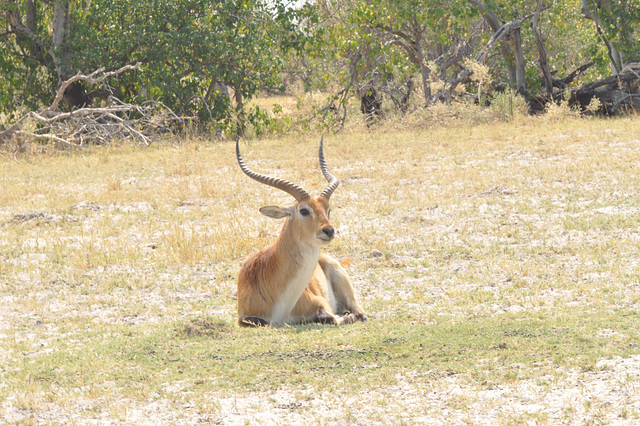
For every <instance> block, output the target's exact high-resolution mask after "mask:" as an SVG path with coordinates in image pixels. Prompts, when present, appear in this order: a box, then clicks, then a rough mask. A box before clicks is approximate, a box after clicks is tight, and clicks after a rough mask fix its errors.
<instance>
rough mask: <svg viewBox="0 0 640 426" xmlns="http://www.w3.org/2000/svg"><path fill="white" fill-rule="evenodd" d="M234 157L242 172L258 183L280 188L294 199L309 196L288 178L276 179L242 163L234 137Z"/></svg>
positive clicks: (300, 199) (298, 199) (238, 144)
mask: <svg viewBox="0 0 640 426" xmlns="http://www.w3.org/2000/svg"><path fill="white" fill-rule="evenodd" d="M236 157H237V158H238V164H239V165H240V168H241V169H242V171H243V172H244V174H245V175H247V176H249V177H250V178H251V179H253V180H257V181H258V182H260V183H264V184H265V185H269V186H272V187H274V188H277V189H281V190H283V191H284V192H286V193H287V194H289V195H291V196H293V198H295V199H296V201H302V200H304V199H306V198H309V194H308V193H307V191H305V190H304V189H302V188H300V187H299V186H298V185H296V184H294V183H292V182H289V181H288V180H284V179H278V178H274V177H270V176H265V175H261V174H260V173H256V172H254V171H252V170H250V169H249V168H248V167H247V165H246V164H245V163H244V160H243V159H242V156H241V155H240V140H239V139H236Z"/></svg>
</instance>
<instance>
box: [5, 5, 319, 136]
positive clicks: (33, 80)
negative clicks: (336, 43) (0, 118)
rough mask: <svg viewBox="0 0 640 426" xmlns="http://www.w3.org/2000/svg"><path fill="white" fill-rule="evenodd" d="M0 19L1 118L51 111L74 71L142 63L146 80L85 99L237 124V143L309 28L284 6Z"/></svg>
mask: <svg viewBox="0 0 640 426" xmlns="http://www.w3.org/2000/svg"><path fill="white" fill-rule="evenodd" d="M0 10H2V12H3V14H2V17H1V18H0V23H2V24H4V26H5V30H6V31H5V33H4V35H3V38H2V39H0V49H1V53H3V54H2V58H1V59H0V61H1V62H0V67H1V68H2V71H4V72H3V74H2V75H0V88H7V89H9V91H8V93H5V94H3V95H0V96H2V97H1V98H0V110H2V111H3V112H8V111H11V110H12V109H13V108H15V107H16V106H17V105H18V104H23V105H24V106H26V107H28V108H33V109H35V108H36V107H37V106H38V105H41V104H48V103H50V101H51V99H52V97H53V96H54V93H55V89H56V87H57V86H58V85H59V84H60V81H61V80H64V79H66V77H68V76H69V75H70V74H72V73H75V72H76V71H77V70H80V71H83V72H86V73H88V72H90V71H93V70H95V69H97V68H100V67H106V68H107V69H115V68H119V67H121V66H123V65H126V64H130V63H135V62H141V63H142V64H143V68H144V69H145V72H144V73H142V74H139V73H138V74H127V75H122V76H119V78H117V79H113V80H111V81H110V85H111V87H112V90H110V92H109V93H106V92H105V90H94V91H93V92H91V93H86V94H85V95H86V96H87V99H88V100H90V99H94V98H95V97H100V96H105V95H113V96H116V97H118V98H120V99H122V100H125V101H132V100H133V99H135V98H138V97H146V98H152V99H155V100H158V101H161V102H163V103H164V104H166V105H167V106H168V107H170V108H172V109H174V110H178V111H181V112H183V113H197V114H198V115H199V116H200V117H201V119H202V121H213V122H215V123H217V124H218V125H223V126H228V125H230V124H231V125H234V126H235V124H234V123H240V124H239V125H238V126H237V128H238V129H239V132H240V133H242V132H243V131H244V130H243V129H244V126H245V124H244V121H245V117H246V112H245V106H246V100H247V99H249V98H251V97H252V96H254V95H255V94H256V93H257V92H258V91H259V90H260V89H261V88H263V87H269V86H275V85H278V84H279V79H280V75H279V71H280V70H281V68H282V61H281V59H280V58H281V56H282V53H283V52H287V51H290V50H301V49H304V48H305V45H306V43H307V41H308V40H309V38H310V36H311V35H312V34H311V33H310V31H309V30H308V28H309V24H310V23H312V22H313V20H314V15H313V8H312V7H310V6H305V7H302V8H298V9H296V8H294V7H291V4H290V2H289V1H287V0H218V1H212V0H144V1H136V2H128V1H107V0H94V1H91V2H86V3H85V2H70V1H69V0H56V1H54V2H51V3H46V2H35V1H34V0H27V1H24V2H16V1H15V0H4V1H3V2H2V3H0ZM305 27H306V28H307V30H305ZM49 28H51V29H52V30H49ZM25 74H26V75H27V78H24V75H25ZM227 88H230V89H231V90H230V91H229V90H228V89H227ZM84 89H87V88H84V87H81V96H82V94H84ZM72 105H73V103H72Z"/></svg>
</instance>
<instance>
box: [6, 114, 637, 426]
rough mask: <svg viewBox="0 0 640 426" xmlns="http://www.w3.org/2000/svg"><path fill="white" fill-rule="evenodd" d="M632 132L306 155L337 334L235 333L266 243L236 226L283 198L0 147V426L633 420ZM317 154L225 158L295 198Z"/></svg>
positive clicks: (552, 133) (241, 182) (208, 179)
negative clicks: (257, 255) (333, 286)
mask: <svg viewBox="0 0 640 426" xmlns="http://www.w3.org/2000/svg"><path fill="white" fill-rule="evenodd" d="M638 123H639V122H638V120H637V118H636V117H627V118H620V119H576V118H572V117H571V116H568V117H561V119H553V118H549V117H546V118H529V117H527V118H526V119H524V118H521V119H516V120H513V121H511V122H508V123H504V122H489V123H484V124H473V125H466V124H464V123H462V124H461V123H458V124H456V123H455V121H454V122H453V123H452V124H449V125H446V126H440V125H437V123H436V124H431V125H428V126H422V127H421V126H417V125H412V126H405V125H404V124H403V123H399V124H398V125H397V127H396V128H395V129H388V128H387V129H383V128H381V127H378V128H372V129H366V128H364V127H361V128H359V129H358V128H357V129H355V130H354V129H352V130H351V131H348V132H346V133H345V134H343V135H340V136H328V135H327V136H325V143H326V148H325V153H326V157H327V163H328V165H329V167H330V169H331V170H332V171H333V173H334V174H335V175H336V176H337V177H339V178H340V179H341V180H342V185H341V187H340V188H338V190H337V191H336V193H335V194H334V196H333V197H332V201H333V206H332V207H333V214H332V221H333V223H334V225H336V227H337V229H338V235H337V238H336V240H335V241H334V242H333V243H332V244H331V245H330V246H329V247H328V248H327V251H328V252H330V253H332V254H333V255H334V256H335V257H336V258H338V259H339V260H341V261H342V262H343V264H344V265H346V268H347V270H348V272H349V273H350V274H351V276H352V278H353V280H354V284H355V286H356V289H357V294H358V296H359V299H360V301H361V304H362V306H363V308H364V309H365V311H366V312H367V314H368V316H369V322H367V323H357V324H354V325H350V326H345V327H331V326H320V325H308V326H297V327H283V328H265V329H241V328H239V327H238V326H237V325H236V324H235V300H234V293H235V287H236V280H235V277H236V274H237V271H238V269H239V267H240V265H241V263H242V261H243V259H244V258H245V257H246V256H247V255H249V254H251V253H252V252H254V251H257V250H259V249H261V248H264V247H265V246H267V245H269V244H270V243H271V242H273V240H274V239H275V238H276V236H277V234H278V231H279V229H280V226H281V223H278V222H277V221H273V220H269V219H267V218H264V217H262V216H261V215H260V214H259V213H258V208H259V207H261V206H263V205H267V204H286V203H290V202H291V199H290V197H289V196H288V195H286V194H284V193H282V192H280V191H277V190H274V189H272V188H268V187H266V186H264V185H259V184H257V183H256V182H254V181H251V180H250V179H248V178H247V177H246V176H244V175H243V174H242V173H241V171H240V170H239V168H238V167H237V164H236V162H235V157H234V150H233V144H232V143H230V142H215V141H205V140H186V141H176V142H175V143H173V144H172V143H164V144H157V145H153V146H150V147H148V148H144V149H143V148H135V147H130V146H117V147H98V148H87V149H83V150H75V151H72V152H61V151H56V152H52V151H51V150H47V149H45V150H44V151H45V152H44V153H39V154H33V153H30V154H29V153H28V154H24V153H23V154H17V155H14V154H13V153H12V152H10V151H8V150H5V151H4V152H3V153H2V154H1V156H0V187H1V192H0V419H3V421H4V422H6V423H20V424H23V423H24V424H48V423H54V424H56V423H57V424H74V423H75V424H87V423H99V424H103V423H125V424H193V423H198V422H200V423H211V424H256V425H257V424H282V423H285V424H362V425H365V424H366V425H369V424H398V423H402V422H404V423H405V424H416V423H422V424H523V423H528V424H559V423H563V424H601V423H605V424H638V423H639V422H640V347H639V346H638V344H639V343H640V330H639V327H638V326H639V324H640V311H639V309H638V308H639V307H640V170H639V166H638V164H640V125H639V124H638ZM405 127H406V128H405ZM403 128H404V129H403ZM318 142H319V135H315V134H307V135H305V136H301V137H293V136H287V137H282V138H277V139H275V138H274V139H264V140H254V141H250V142H247V143H243V145H242V149H243V155H244V157H245V160H246V161H247V164H248V165H249V166H250V167H251V168H253V169H254V170H257V171H260V172H263V173H268V174H272V175H276V176H279V177H284V178H288V179H291V180H293V181H295V182H296V183H299V184H301V185H302V186H303V187H305V188H307V189H309V190H310V191H311V192H313V191H316V192H317V191H319V190H321V189H322V188H323V187H324V185H325V182H324V180H323V178H322V174H321V173H320V171H319V167H318V165H317V156H316V155H317V146H318Z"/></svg>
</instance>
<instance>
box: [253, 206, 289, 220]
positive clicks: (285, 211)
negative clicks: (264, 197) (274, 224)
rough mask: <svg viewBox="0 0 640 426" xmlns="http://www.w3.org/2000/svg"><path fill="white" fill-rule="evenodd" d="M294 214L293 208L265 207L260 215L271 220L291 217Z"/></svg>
mask: <svg viewBox="0 0 640 426" xmlns="http://www.w3.org/2000/svg"><path fill="white" fill-rule="evenodd" d="M292 212H293V209H292V208H291V207H278V206H265V207H261V208H260V213H262V214H263V215H265V216H266V217H270V218H271V219H282V218H283V217H290V216H291V214H292Z"/></svg>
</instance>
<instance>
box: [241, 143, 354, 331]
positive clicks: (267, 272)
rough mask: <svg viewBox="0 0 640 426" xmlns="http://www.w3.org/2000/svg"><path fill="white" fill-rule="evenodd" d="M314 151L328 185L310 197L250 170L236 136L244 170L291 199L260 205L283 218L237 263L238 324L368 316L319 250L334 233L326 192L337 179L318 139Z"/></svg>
mask: <svg viewBox="0 0 640 426" xmlns="http://www.w3.org/2000/svg"><path fill="white" fill-rule="evenodd" d="M319 155H320V169H321V170H322V173H323V174H324V177H325V178H326V179H327V181H328V182H329V185H327V187H326V188H325V189H324V190H323V191H322V193H321V194H320V196H319V197H315V198H314V197H311V196H310V195H309V194H308V193H307V192H306V191H305V190H304V189H302V188H300V187H299V186H298V185H295V184H293V183H291V182H289V181H286V180H284V179H277V178H273V177H269V176H265V175H262V174H259V173H256V172H254V171H252V170H250V169H249V168H248V167H247V166H246V164H245V163H244V161H243V160H242V156H241V155H240V147H239V144H238V142H236V156H237V157H238V164H240V168H241V169H242V171H243V172H244V173H245V174H246V175H247V176H249V177H250V178H251V179H255V180H257V181H258V182H260V183H264V184H265V185H269V186H272V187H274V188H277V189H281V190H283V191H285V192H286V193H288V194H289V195H292V196H293V197H294V198H295V199H296V202H295V203H294V204H293V205H291V206H288V207H277V206H266V207H262V208H261V209H260V213H262V214H263V215H265V216H267V217H270V218H273V219H282V218H286V220H285V222H284V225H283V226H282V231H281V232H280V236H279V237H278V239H277V240H276V242H275V243H274V244H273V245H272V246H271V247H268V248H266V249H264V250H262V251H261V252H258V253H256V254H254V255H252V256H251V257H249V258H248V259H247V260H246V261H245V262H244V264H243V265H242V268H241V269H240V274H239V276H238V323H239V324H240V325H242V326H262V325H268V324H271V325H284V324H301V323H307V322H320V323H329V324H337V325H340V324H350V323H353V322H355V321H356V320H360V321H366V320H367V317H366V316H365V314H364V312H363V311H362V309H361V308H360V306H359V305H358V302H356V299H355V295H354V291H353V286H352V285H351V280H350V279H349V276H348V275H347V273H346V272H345V270H344V269H343V268H342V266H340V264H339V263H338V262H337V261H336V260H334V259H332V258H331V257H329V256H327V255H326V254H320V248H321V247H322V246H323V245H325V244H328V243H329V242H331V240H333V237H334V234H335V229H334V228H333V226H332V225H331V223H330V222H329V213H330V212H331V208H330V207H329V197H331V194H333V191H335V190H336V188H337V187H338V185H339V184H340V181H339V180H338V179H336V177H335V176H333V175H332V174H331V172H330V171H329V169H328V168H327V165H326V164H325V161H324V155H323V152H322V140H321V141H320V153H319Z"/></svg>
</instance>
